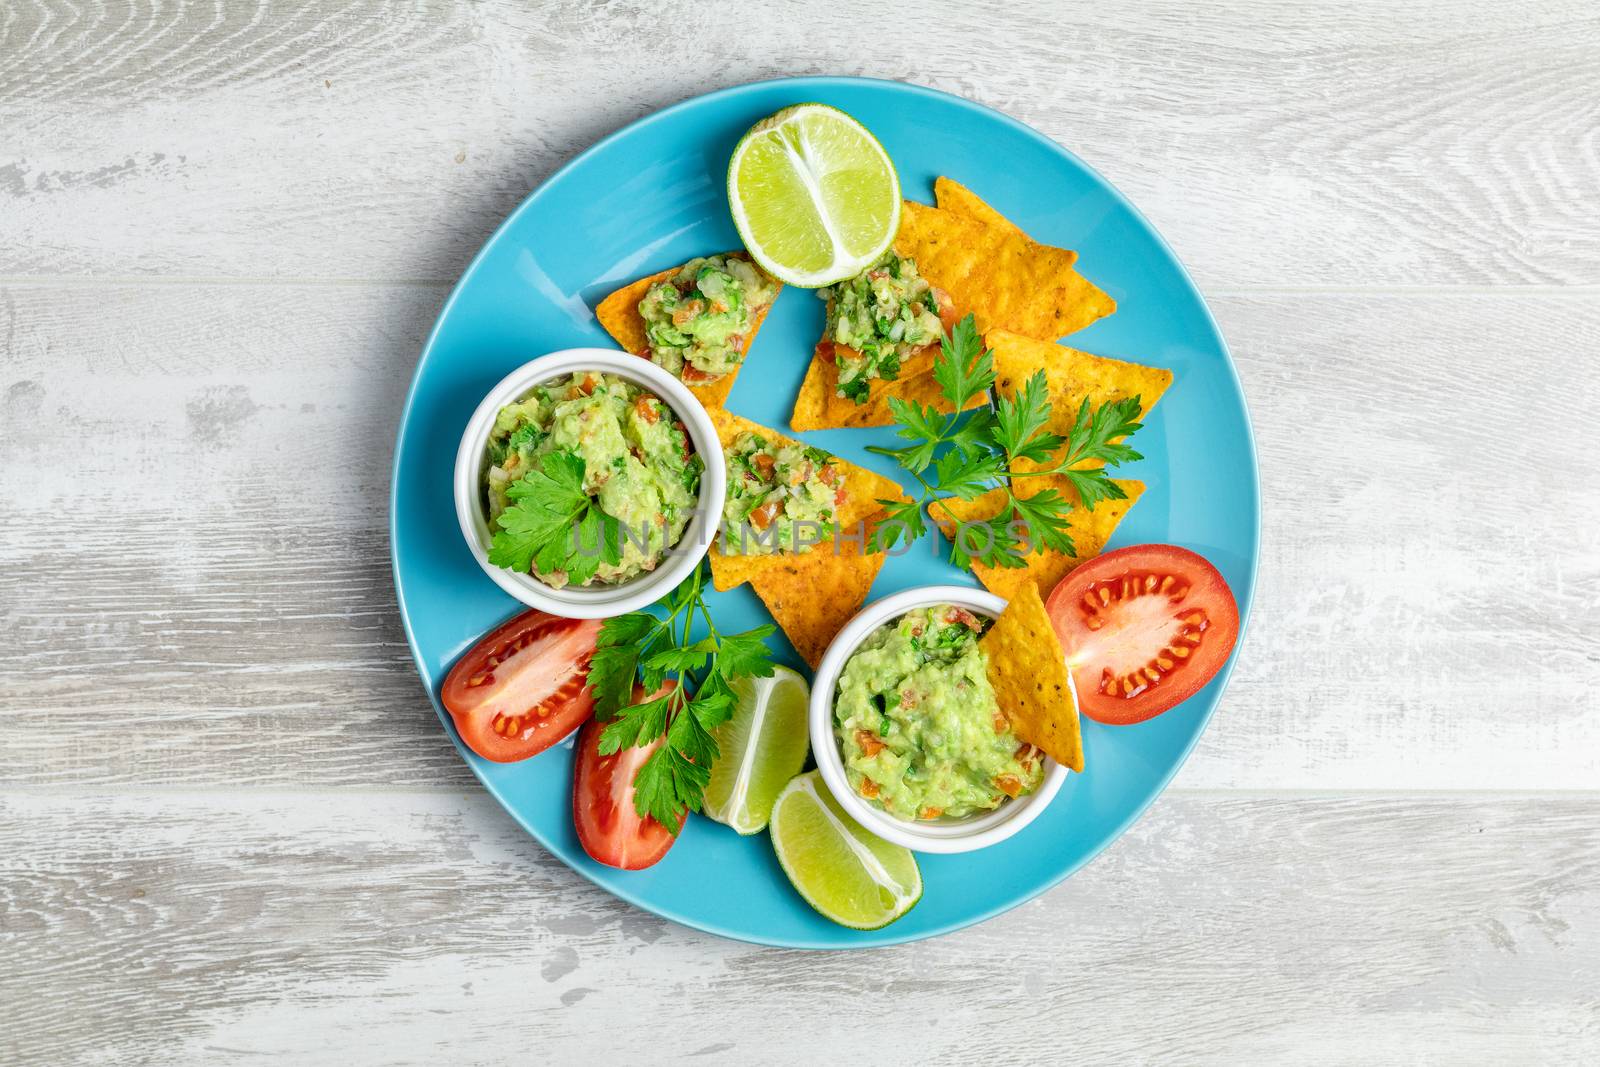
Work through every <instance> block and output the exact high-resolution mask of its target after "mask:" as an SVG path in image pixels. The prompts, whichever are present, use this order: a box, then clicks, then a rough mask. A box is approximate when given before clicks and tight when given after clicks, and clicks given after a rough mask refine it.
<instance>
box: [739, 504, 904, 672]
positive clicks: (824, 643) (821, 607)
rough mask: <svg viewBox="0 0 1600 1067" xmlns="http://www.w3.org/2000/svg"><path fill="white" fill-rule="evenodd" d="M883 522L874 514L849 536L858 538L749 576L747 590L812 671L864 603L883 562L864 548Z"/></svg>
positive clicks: (787, 557) (788, 556) (782, 559)
mask: <svg viewBox="0 0 1600 1067" xmlns="http://www.w3.org/2000/svg"><path fill="white" fill-rule="evenodd" d="M883 518H884V513H883V512H878V513H877V514H876V515H873V516H871V517H870V518H868V519H867V520H866V522H865V524H864V525H863V526H862V527H861V528H860V529H859V530H858V531H851V533H852V534H854V533H857V532H859V533H860V534H861V535H862V536H861V537H860V538H856V537H854V536H851V537H845V538H840V539H838V541H837V542H835V541H829V542H826V543H824V544H820V545H818V546H816V547H815V548H813V549H812V550H811V551H810V552H802V553H798V554H796V553H783V554H780V555H776V556H773V557H771V559H772V560H773V564H774V565H773V566H771V567H766V568H763V569H762V570H760V571H758V572H756V573H753V574H752V575H751V576H750V585H751V588H753V589H754V590H755V591H756V595H757V596H759V597H760V598H761V602H762V603H763V604H765V605H766V606H767V610H768V611H769V612H771V613H772V618H773V621H775V622H776V623H777V624H778V625H779V626H780V627H782V629H783V632H784V633H785V634H787V635H788V636H789V643H790V644H792V645H794V647H795V651H797V652H799V653H800V655H801V657H802V658H803V659H804V660H805V661H806V662H807V663H809V664H810V665H811V669H812V670H816V668H817V664H819V663H821V662H822V654H823V652H825V651H827V648H828V642H830V641H832V640H833V639H834V637H835V636H836V635H837V634H838V633H839V631H840V630H842V629H844V624H845V623H847V622H849V621H850V620H851V618H852V617H854V616H855V613H856V612H858V611H860V610H861V605H862V604H864V603H866V600H867V592H868V590H870V589H871V588H872V583H873V580H874V579H876V578H877V577H878V572H879V571H880V570H882V569H883V563H884V560H885V559H887V558H888V557H887V556H886V555H885V554H884V553H882V552H872V553H868V552H866V551H865V550H864V545H863V542H865V540H866V539H867V537H869V536H870V531H871V529H872V528H873V527H874V526H876V525H877V524H878V523H879V522H881V521H882V520H883ZM836 544H837V546H838V548H837V551H835V545H836Z"/></svg>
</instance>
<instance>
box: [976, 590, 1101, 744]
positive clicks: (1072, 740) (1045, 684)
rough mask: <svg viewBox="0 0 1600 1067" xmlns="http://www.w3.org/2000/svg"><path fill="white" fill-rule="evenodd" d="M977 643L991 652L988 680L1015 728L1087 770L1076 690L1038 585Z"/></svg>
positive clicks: (1021, 594) (1022, 593)
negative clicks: (1084, 761)
mask: <svg viewBox="0 0 1600 1067" xmlns="http://www.w3.org/2000/svg"><path fill="white" fill-rule="evenodd" d="M978 647H979V648H981V649H982V650H983V651H984V653H985V654H986V655H987V656H988V657H989V671H988V674H989V684H990V685H992V686H994V695H995V700H996V702H998V703H999V705H1000V710H1001V711H1003V712H1004V713H1005V715H1006V718H1008V719H1009V720H1011V730H1012V732H1013V733H1015V734H1016V735H1017V736H1018V737H1020V738H1021V739H1022V740H1024V741H1026V742H1028V744H1030V745H1033V746H1034V747H1035V748H1038V749H1042V750H1043V751H1044V752H1045V753H1046V754H1047V755H1049V756H1050V757H1051V758H1052V759H1054V760H1055V761H1056V762H1057V763H1060V764H1063V765H1065V766H1067V767H1070V768H1072V769H1073V770H1075V771H1079V772H1082V770H1083V737H1082V735H1081V734H1080V733H1079V731H1078V697H1077V692H1076V691H1075V690H1074V689H1073V688H1072V678H1071V676H1070V674H1069V673H1068V671H1067V659H1066V656H1065V655H1063V654H1062V651H1061V642H1060V641H1058V640H1057V639H1056V632H1055V628H1054V627H1053V626H1051V625H1050V616H1049V615H1048V614H1047V613H1046V612H1045V610H1044V600H1043V599H1042V598H1041V597H1040V596H1039V587H1038V586H1037V585H1035V584H1034V583H1033V582H1028V583H1026V584H1024V585H1022V586H1021V587H1020V588H1018V589H1017V591H1016V593H1015V595H1013V596H1012V597H1011V599H1010V602H1009V603H1007V604H1006V609H1005V610H1004V611H1002V612H1001V613H1000V617H999V618H998V619H996V620H995V623H994V625H993V626H991V627H989V632H988V633H986V634H984V635H983V636H982V637H980V638H979V639H978Z"/></svg>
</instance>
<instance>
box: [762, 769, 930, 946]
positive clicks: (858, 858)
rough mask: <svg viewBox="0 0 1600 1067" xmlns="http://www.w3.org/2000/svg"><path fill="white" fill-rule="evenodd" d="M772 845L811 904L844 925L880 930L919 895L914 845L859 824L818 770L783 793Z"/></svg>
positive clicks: (776, 810) (774, 820) (776, 808)
mask: <svg viewBox="0 0 1600 1067" xmlns="http://www.w3.org/2000/svg"><path fill="white" fill-rule="evenodd" d="M772 847H773V848H774V849H776V850H777V853H778V863H779V864H781V865H782V866H783V873H785V874H787V875H788V876H789V881H791V882H793V883H794V887H795V888H796V889H797V890H799V891H800V895H801V896H802V897H804V898H805V900H806V903H807V904H810V905H811V906H812V907H813V908H816V909H817V910H818V911H820V912H821V913H822V914H823V915H826V916H827V917H828V918H830V919H832V920H833V921H834V922H836V923H839V924H840V925H841V926H850V927H854V928H855V929H857V930H876V929H878V928H879V927H882V926H888V925H889V924H890V923H892V922H894V921H895V920H896V919H898V918H900V916H902V915H904V914H905V913H906V912H908V911H910V910H911V908H912V906H913V905H914V904H916V902H917V901H919V900H921V899H922V872H921V871H919V870H917V861H916V858H915V857H914V856H912V855H911V851H910V849H905V848H901V847H900V846H899V845H891V844H890V843H889V842H887V841H885V840H883V839H882V838H878V837H874V836H872V835H871V834H869V833H868V832H867V831H866V830H864V829H862V828H861V825H860V824H859V823H857V822H856V821H855V820H854V819H852V818H850V816H848V815H846V814H845V813H844V809H843V808H841V807H839V802H838V801H836V800H834V799H833V797H832V796H831V795H830V794H829V793H828V788H827V786H825V785H823V784H822V776H821V774H820V773H819V772H817V771H812V772H811V773H809V774H802V775H801V776H800V777H798V778H796V779H794V781H792V782H790V783H789V784H788V786H787V787H785V788H784V790H783V792H782V793H780V794H778V802H777V803H776V804H774V805H773V808H772Z"/></svg>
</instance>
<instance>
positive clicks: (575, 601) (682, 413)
mask: <svg viewBox="0 0 1600 1067" xmlns="http://www.w3.org/2000/svg"><path fill="white" fill-rule="evenodd" d="M579 371H598V372H601V373H605V374H614V375H616V376H617V377H619V378H623V379H626V380H627V381H630V382H632V383H633V384H635V385H637V386H639V387H640V388H642V389H646V390H649V391H650V392H651V393H654V394H655V395H656V396H658V397H660V398H661V400H662V402H664V403H665V404H666V405H667V406H668V407H669V408H671V409H672V410H673V412H674V413H676V414H677V416H678V418H680V419H682V420H683V425H684V429H686V430H688V432H689V440H690V442H691V443H692V444H693V445H694V450H695V451H696V452H697V453H699V455H700V459H701V461H702V462H703V463H704V464H705V471H704V472H703V473H702V474H701V475H700V496H699V499H698V500H697V501H696V503H695V511H694V515H693V516H692V517H691V518H690V520H689V524H688V525H687V526H686V527H684V531H683V537H681V538H680V539H679V540H678V543H677V544H676V545H674V546H673V547H672V549H670V550H669V551H668V553H667V555H666V556H665V557H663V559H662V562H661V565H660V566H658V567H656V569H655V570H653V571H646V572H645V573H643V574H640V575H637V576H635V577H633V578H631V579H629V580H628V581H626V582H622V583H619V584H617V585H599V584H596V585H589V586H576V585H569V586H566V587H565V588H562V589H556V588H555V587H553V586H550V585H546V584H545V583H544V582H541V581H540V580H539V579H538V578H536V577H534V576H533V575H531V574H521V573H519V572H517V571H510V570H507V569H505V568H504V567H496V566H495V565H494V564H492V563H490V562H489V554H488V545H489V542H490V538H491V535H490V532H489V521H488V516H487V515H486V514H485V513H484V497H483V474H484V470H485V466H484V447H485V446H486V445H487V444H488V441H489V431H490V430H491V429H492V428H493V427H494V420H495V416H497V415H498V414H499V413H500V409H501V408H503V407H505V406H506V405H507V404H509V403H511V402H512V401H514V400H516V399H518V398H519V397H521V396H522V395H523V394H525V393H527V392H528V391H529V390H530V389H532V388H533V387H534V386H536V385H540V384H542V383H544V382H548V381H552V380H553V379H556V378H560V377H562V376H564V375H568V374H572V373H574V372H579ZM726 492H727V468H726V466H725V465H724V463H723V459H722V443H721V441H720V440H718V438H717V430H716V427H715V426H713V425H712V423H711V419H710V417H709V416H707V415H706V409H705V408H704V407H703V406H701V404H700V401H699V400H696V399H695V397H694V394H693V393H690V392H689V390H688V389H687V388H685V387H684V384H683V383H682V382H680V381H679V380H678V379H677V378H676V377H674V376H673V375H671V374H669V373H668V372H666V371H664V370H662V369H661V368H660V367H658V366H657V365H656V364H654V363H652V362H651V361H650V360H648V359H643V358H641V357H639V356H635V355H632V354H630V353H628V352H619V351H617V350H616V349H608V348H569V349H565V350H563V351H560V352H552V353H550V354H549V355H547V356H540V357H539V358H538V359H536V360H533V361H532V362H529V363H524V364H523V365H522V366H520V367H518V368H517V369H516V370H514V371H512V372H511V373H510V374H508V375H506V376H505V377H504V378H502V379H500V383H499V384H498V385H496V386H495V387H494V388H493V389H491V390H489V395H487V396H485V397H484V398H483V402H482V403H480V404H479V405H478V407H477V410H476V411H474V412H473V413H472V418H470V419H468V420H467V428H466V432H464V433H463V434H462V435H461V445H460V447H459V448H458V449H457V450H456V467H455V502H456V518H457V519H458V520H459V521H460V523H461V536H462V537H464V538H466V541H467V547H468V548H470V549H471V550H472V557H473V558H474V559H476V560H477V561H478V566H480V567H482V568H483V572H484V573H485V574H487V575H488V576H489V577H490V579H492V580H493V581H494V584H495V585H498V586H499V587H500V588H501V589H504V590H505V591H506V592H507V593H510V594H511V595H512V596H513V597H516V598H517V599H518V600H520V601H521V602H522V603H524V604H526V605H528V607H530V608H538V609H540V610H541V611H548V612H550V613H551V614H552V615H561V616H565V617H566V618H569V619H604V618H609V617H611V616H613V615H624V614H626V613H628V612H630V611H637V610H639V609H640V608H642V607H645V606H646V605H648V604H653V603H654V602H656V601H657V600H660V599H661V598H662V597H664V596H666V595H667V593H669V592H670V591H671V590H672V589H673V588H674V587H676V586H677V584H678V583H679V582H681V581H683V580H684V579H685V578H687V577H689V575H690V574H691V573H692V572H693V571H694V569H695V567H696V566H698V565H699V563H700V560H701V559H703V558H704V557H705V554H706V550H707V549H708V548H709V547H710V544H711V536H712V534H714V533H715V532H716V529H717V524H718V523H719V522H720V520H721V518H722V503H723V497H724V494H725V493H726Z"/></svg>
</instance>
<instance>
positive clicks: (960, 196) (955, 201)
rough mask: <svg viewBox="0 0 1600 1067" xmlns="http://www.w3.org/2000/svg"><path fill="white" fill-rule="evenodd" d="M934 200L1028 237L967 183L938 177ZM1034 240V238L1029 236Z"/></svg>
mask: <svg viewBox="0 0 1600 1067" xmlns="http://www.w3.org/2000/svg"><path fill="white" fill-rule="evenodd" d="M933 200H934V203H935V204H937V205H938V206H939V207H940V208H942V209H944V210H945V211H953V212H955V213H956V214H957V215H965V216H966V217H967V218H969V219H977V220H978V221H979V222H986V223H988V224H989V225H990V226H998V227H999V228H1001V229H1003V230H1010V231H1011V232H1012V233H1015V234H1016V235H1018V236H1019V237H1028V235H1027V234H1025V233H1023V232H1022V230H1021V229H1019V228H1018V226H1017V224H1016V223H1014V222H1012V221H1011V220H1010V219H1008V218H1006V217H1005V216H1004V215H1002V214H1000V212H998V211H996V210H995V209H994V208H992V207H990V206H989V205H988V203H987V202H986V201H984V200H983V199H982V198H980V197H979V196H978V194H977V193H975V192H973V191H972V190H971V189H968V188H967V187H966V186H965V185H962V184H961V183H960V182H958V181H955V180H953V179H951V178H942V177H941V178H936V179H935V180H934V183H933ZM1028 239H1029V240H1032V238H1028ZM1077 256H1078V254H1077V253H1076V252H1074V253H1072V257H1073V262H1077Z"/></svg>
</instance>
